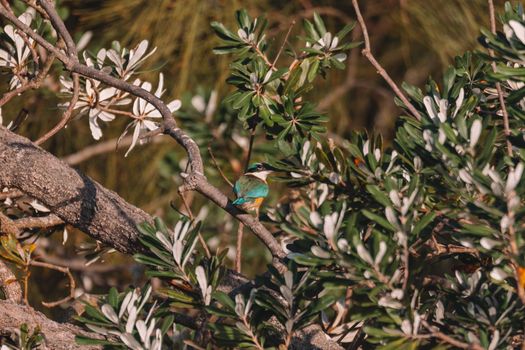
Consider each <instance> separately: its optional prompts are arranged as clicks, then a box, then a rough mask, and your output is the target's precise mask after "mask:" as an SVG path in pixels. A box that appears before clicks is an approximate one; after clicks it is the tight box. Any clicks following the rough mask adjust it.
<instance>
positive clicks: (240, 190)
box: [233, 176, 268, 204]
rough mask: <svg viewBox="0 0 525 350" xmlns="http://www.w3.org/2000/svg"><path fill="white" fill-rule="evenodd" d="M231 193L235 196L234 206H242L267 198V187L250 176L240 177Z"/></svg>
mask: <svg viewBox="0 0 525 350" xmlns="http://www.w3.org/2000/svg"><path fill="white" fill-rule="evenodd" d="M233 192H234V193H235V195H236V196H237V200H235V201H234V204H243V203H246V202H250V201H253V200H255V199H256V198H264V197H266V196H268V185H267V184H266V183H265V182H264V181H262V180H260V179H258V178H255V177H252V176H241V177H240V178H239V180H237V182H235V186H233Z"/></svg>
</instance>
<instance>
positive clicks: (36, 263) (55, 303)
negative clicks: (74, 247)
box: [29, 260, 75, 307]
mask: <svg viewBox="0 0 525 350" xmlns="http://www.w3.org/2000/svg"><path fill="white" fill-rule="evenodd" d="M29 265H30V266H37V267H44V268H47V269H51V270H56V271H59V272H62V273H64V274H66V275H67V277H68V278H69V295H68V296H66V297H64V298H62V299H60V300H57V301H50V302H46V301H42V305H44V306H45V307H55V306H58V305H61V304H63V303H66V302H68V301H70V300H72V299H74V297H75V279H74V278H73V275H72V274H71V272H70V271H69V269H68V268H67V267H62V266H57V265H53V264H50V263H46V262H43V261H35V260H32V261H31V262H30V263H29Z"/></svg>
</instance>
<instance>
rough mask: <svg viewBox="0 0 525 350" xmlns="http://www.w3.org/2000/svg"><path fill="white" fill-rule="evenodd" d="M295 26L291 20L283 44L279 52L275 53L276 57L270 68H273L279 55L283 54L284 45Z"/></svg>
mask: <svg viewBox="0 0 525 350" xmlns="http://www.w3.org/2000/svg"><path fill="white" fill-rule="evenodd" d="M294 25H295V20H292V23H290V26H289V27H288V32H286V35H285V37H284V40H283V44H282V45H281V47H280V48H279V51H277V55H275V58H274V59H273V63H272V67H275V64H276V63H277V60H278V59H279V56H281V53H282V52H283V49H284V47H285V46H286V43H287V42H288V37H289V36H290V33H291V32H292V28H293V26H294Z"/></svg>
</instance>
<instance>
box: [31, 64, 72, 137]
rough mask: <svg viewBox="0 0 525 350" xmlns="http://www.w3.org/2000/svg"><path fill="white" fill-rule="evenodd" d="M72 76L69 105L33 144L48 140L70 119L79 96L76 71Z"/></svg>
mask: <svg viewBox="0 0 525 350" xmlns="http://www.w3.org/2000/svg"><path fill="white" fill-rule="evenodd" d="M71 75H72V77H73V96H72V97H71V101H69V106H67V109H66V111H65V112H64V114H63V115H62V118H61V119H60V121H59V122H58V124H57V125H55V126H54V127H53V129H51V130H49V131H48V132H47V133H46V134H45V135H43V136H42V137H40V138H39V139H38V140H36V141H35V144H37V145H41V144H43V143H44V142H46V141H47V140H49V139H50V138H51V137H52V136H53V135H55V134H56V133H57V132H59V131H60V130H61V129H62V128H63V127H65V126H66V125H67V123H68V122H69V121H70V120H71V116H72V115H73V110H74V109H75V105H76V104H77V101H78V97H79V96H80V79H79V76H78V74H77V73H72V74H71Z"/></svg>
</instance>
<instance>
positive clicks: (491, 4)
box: [488, 0, 512, 157]
mask: <svg viewBox="0 0 525 350" xmlns="http://www.w3.org/2000/svg"><path fill="white" fill-rule="evenodd" d="M488 3H489V17H490V31H491V32H492V33H493V34H496V14H495V11H494V2H493V1H492V0H488ZM489 55H490V57H492V58H494V57H495V55H494V50H492V49H489ZM491 65H492V70H493V71H494V73H495V72H496V70H497V67H496V62H495V61H492V63H491ZM496 91H497V92H498V99H499V105H500V107H501V112H502V114H503V128H504V132H505V137H506V143H507V154H508V155H509V157H512V143H510V140H509V136H510V126H509V113H508V112H507V106H506V105H505V98H504V96H503V89H502V88H501V84H500V83H496Z"/></svg>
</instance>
